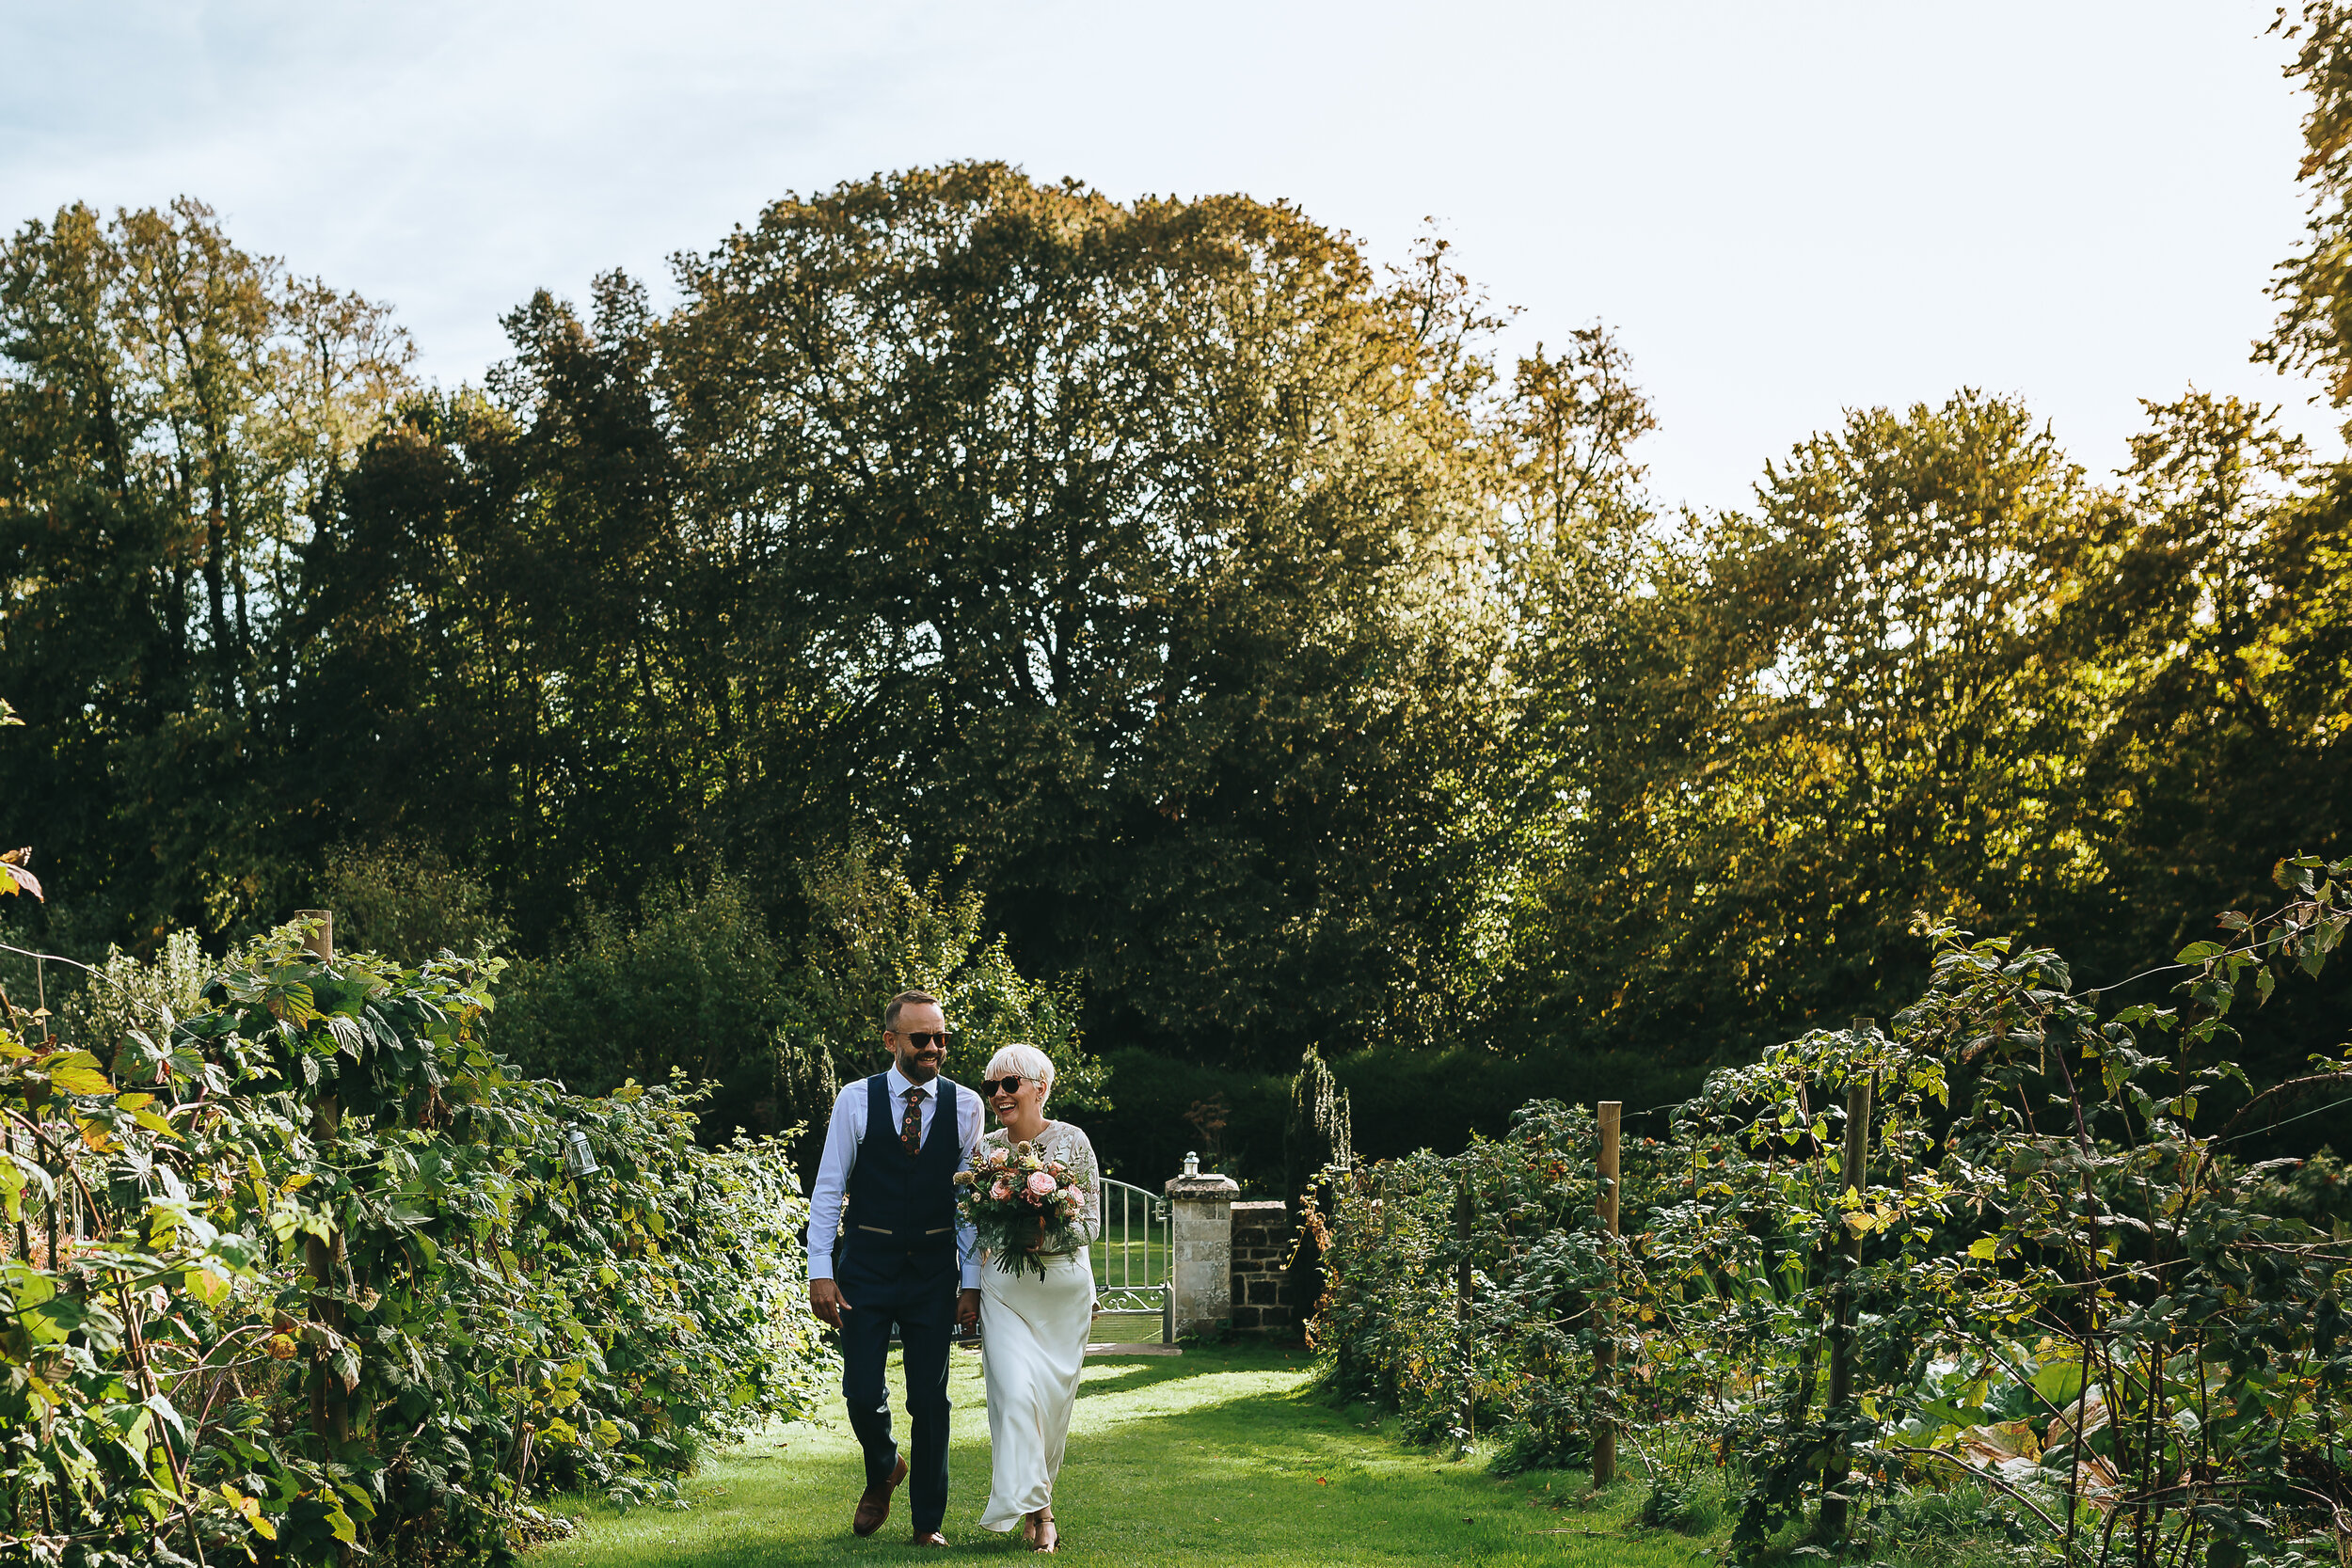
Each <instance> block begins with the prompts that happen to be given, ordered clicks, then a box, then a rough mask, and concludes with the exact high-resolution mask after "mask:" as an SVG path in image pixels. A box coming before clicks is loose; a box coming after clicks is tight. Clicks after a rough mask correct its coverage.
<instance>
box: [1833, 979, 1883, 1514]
mask: <svg viewBox="0 0 2352 1568" xmlns="http://www.w3.org/2000/svg"><path fill="white" fill-rule="evenodd" d="M1876 1026H1877V1022H1876V1021H1875V1020H1873V1019H1867V1018H1858V1019H1855V1020H1854V1029H1855V1031H1856V1032H1857V1033H1859V1032H1861V1031H1862V1030H1864V1029H1866V1028H1875V1027H1876ZM1869 1153H1870V1082H1869V1080H1868V1079H1867V1078H1865V1079H1864V1080H1863V1081H1862V1082H1861V1083H1859V1084H1854V1085H1849V1086H1848V1088H1847V1090H1846V1149H1845V1155H1844V1158H1843V1159H1842V1160H1841V1161H1840V1162H1839V1164H1838V1167H1837V1184H1838V1187H1839V1190H1841V1191H1843V1192H1849V1193H1858V1192H1860V1191H1861V1190H1862V1187H1863V1180H1862V1176H1863V1168H1864V1164H1865V1162H1867V1160H1868V1158H1869ZM1836 1225H1837V1229H1838V1237H1837V1257H1838V1271H1837V1288H1836V1290H1835V1291H1832V1292H1831V1295H1830V1304H1831V1306H1830V1310H1831V1313H1832V1316H1831V1318H1830V1327H1829V1404H1828V1407H1827V1409H1826V1411H1825V1414H1826V1416H1827V1418H1829V1419H1830V1420H1832V1421H1850V1420H1851V1419H1852V1418H1853V1412H1852V1411H1851V1409H1850V1408H1849V1406H1851V1404H1852V1403H1853V1272H1854V1270H1855V1269H1856V1268H1857V1267H1859V1266H1860V1264H1861V1261H1862V1238H1861V1237H1860V1236H1859V1235H1857V1234H1856V1233H1855V1231H1854V1228H1853V1227H1851V1226H1850V1225H1848V1224H1847V1223H1846V1219H1845V1212H1844V1211H1843V1210H1840V1211H1838V1212H1837V1219H1836ZM1852 1468H1853V1438H1852V1434H1851V1433H1850V1432H1848V1431H1847V1430H1845V1429H1844V1428H1842V1427H1841V1428H1840V1429H1839V1431H1838V1432H1837V1433H1836V1435H1835V1436H1833V1437H1832V1438H1831V1440H1830V1445H1829V1459H1828V1461H1827V1463H1826V1464H1824V1465H1822V1469H1821V1533H1822V1535H1824V1536H1826V1537H1829V1538H1831V1539H1833V1540H1835V1539H1836V1538H1837V1537H1840V1536H1843V1535H1844V1534H1845V1533H1846V1501H1847V1499H1846V1478H1847V1476H1848V1474H1849V1472H1851V1470H1852Z"/></svg>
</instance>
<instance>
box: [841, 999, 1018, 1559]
mask: <svg viewBox="0 0 2352 1568" xmlns="http://www.w3.org/2000/svg"><path fill="white" fill-rule="evenodd" d="M882 1044H883V1046H884V1047H886V1048H887V1049H888V1050H889V1052H890V1055H891V1060H892V1064H893V1065H892V1066H891V1068H890V1069H889V1070H887V1071H885V1072H878V1073H876V1074H875V1075H874V1076H873V1077H871V1078H867V1079H864V1080H862V1081H860V1082H858V1083H855V1084H851V1085H849V1086H848V1087H847V1088H845V1089H843V1090H842V1091H841V1094H840V1096H839V1098H837V1099H835V1100H834V1102H833V1120H832V1122H831V1123H830V1124H829V1125H828V1126H827V1127H826V1129H825V1153H824V1158H823V1159H822V1160H821V1161H819V1162H818V1166H817V1187H816V1191H815V1192H814V1194H812V1195H811V1196H810V1199H809V1220H808V1300H809V1305H810V1306H811V1307H814V1308H815V1309H816V1312H817V1315H818V1317H820V1318H822V1319H823V1320H824V1321H825V1322H827V1323H831V1324H832V1325H833V1326H834V1327H835V1328H837V1329H839V1330H840V1331H841V1363H842V1370H841V1396H842V1398H843V1399H844V1400H846V1401H847V1402H849V1406H850V1430H851V1431H853V1432H855V1433H857V1440H858V1443H859V1445H860V1446H861V1447H863V1448H864V1449H865V1450H866V1495H865V1496H864V1497H860V1498H859V1499H858V1504H857V1513H856V1516H855V1517H854V1518H853V1519H852V1520H851V1522H850V1528H852V1529H854V1530H856V1531H857V1533H858V1534H860V1535H871V1534H873V1533H874V1532H875V1531H876V1530H878V1529H880V1528H882V1521H883V1520H885V1519H887V1518H889V1517H890V1495H891V1494H892V1493H893V1492H894V1491H896V1490H897V1489H898V1483H899V1482H900V1481H905V1480H906V1479H907V1478H908V1475H909V1474H910V1468H909V1465H908V1462H907V1456H906V1455H904V1454H901V1453H900V1452H899V1451H898V1444H897V1443H895V1442H893V1441H891V1437H890V1394H889V1390H888V1389H887V1387H885V1386H884V1385H883V1383H882V1368H883V1366H884V1364H885V1363H886V1362H887V1361H888V1359H889V1354H890V1325H891V1324H893V1323H897V1324H898V1338H899V1340H900V1341H901V1342H902V1343H903V1344H904V1345H905V1347H906V1373H907V1426H908V1428H909V1429H910V1431H909V1437H910V1439H911V1442H912V1444H913V1448H914V1465H913V1467H912V1474H913V1476H914V1485H913V1486H912V1487H910V1488H909V1494H910V1497H911V1500H912V1504H913V1508H914V1544H915V1545H917V1546H945V1545H946V1544H947V1538H946V1536H944V1535H942V1534H940V1533H939V1527H940V1525H941V1523H942V1522H943V1521H945V1520H946V1516H947V1344H948V1339H949V1337H950V1335H951V1334H952V1333H953V1331H954V1329H955V1327H956V1325H958V1324H959V1323H961V1324H962V1325H964V1326H965V1327H970V1326H971V1325H973V1324H976V1323H978V1322H979V1319H980V1266H979V1260H978V1258H977V1255H976V1252H975V1249H974V1247H973V1243H972V1235H971V1227H970V1226H968V1225H967V1224H965V1223H964V1222H963V1221H962V1219H961V1217H960V1216H959V1215H958V1214H957V1212H956V1186H955V1177H956V1172H957V1171H959V1170H961V1169H962V1168H963V1166H964V1164H965V1163H966V1162H967V1161H969V1160H970V1159H971V1157H972V1151H973V1150H974V1149H976V1148H978V1147H979V1142H980V1125H981V1113H980V1097H979V1096H978V1095H976V1094H974V1093H973V1092H972V1091H971V1090H970V1089H967V1088H963V1087H961V1085H955V1084H951V1083H949V1082H948V1081H947V1080H946V1079H945V1078H942V1077H941V1076H940V1075H939V1066H940V1063H941V1062H942V1061H943V1060H945V1059H946V1053H947V1016H946V1014H945V1013H944V1012H942V1011H941V1010H940V1006H939V998H937V997H935V996H933V995H931V994H930V992H929V991H920V990H908V991H900V992H899V993H898V995H896V996H894V997H892V998H891V999H890V1005H889V1006H887V1007H885V1008H883V1010H882ZM845 1191H846V1192H847V1193H848V1195H849V1210H848V1212H847V1213H846V1214H845V1213H844V1212H842V1195H843V1193H844V1192H845ZM959 1285H961V1291H959V1290H958V1287H959Z"/></svg>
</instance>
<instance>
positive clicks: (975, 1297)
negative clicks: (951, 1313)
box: [956, 1291, 980, 1333]
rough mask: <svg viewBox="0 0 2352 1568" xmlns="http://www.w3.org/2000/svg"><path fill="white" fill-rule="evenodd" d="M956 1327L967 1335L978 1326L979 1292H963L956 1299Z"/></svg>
mask: <svg viewBox="0 0 2352 1568" xmlns="http://www.w3.org/2000/svg"><path fill="white" fill-rule="evenodd" d="M956 1326H957V1327H958V1328H961V1329H962V1330H964V1331H965V1332H967V1333H969V1332H970V1331H971V1330H973V1329H976V1328H977V1327H979V1326H980V1292H979V1291H962V1292H961V1293H960V1294H959V1295H957V1297H956Z"/></svg>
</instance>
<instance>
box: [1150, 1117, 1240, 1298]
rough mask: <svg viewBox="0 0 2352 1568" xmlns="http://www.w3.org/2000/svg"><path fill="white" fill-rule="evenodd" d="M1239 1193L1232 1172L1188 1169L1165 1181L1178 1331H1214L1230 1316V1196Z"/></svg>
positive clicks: (1170, 1278)
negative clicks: (1228, 1174) (1216, 1172)
mask: <svg viewBox="0 0 2352 1568" xmlns="http://www.w3.org/2000/svg"><path fill="white" fill-rule="evenodd" d="M1184 1164H1186V1165H1187V1166H1192V1165H1194V1164H1196V1163H1195V1162H1194V1161H1191V1160H1186V1161H1185V1162H1184ZM1238 1196H1241V1186H1240V1184H1239V1183H1238V1182H1236V1181H1235V1180H1233V1179H1232V1177H1230V1176H1217V1175H1215V1174H1213V1173H1197V1172H1193V1171H1187V1173H1186V1174H1185V1175H1183V1176H1175V1177H1170V1178H1169V1179H1168V1221H1169V1223H1168V1247H1169V1251H1170V1252H1171V1254H1172V1256H1171V1257H1170V1258H1169V1259H1168V1281H1169V1283H1170V1284H1172V1285H1173V1286H1174V1287H1175V1297H1176V1299H1175V1303H1174V1316H1175V1319H1176V1323H1175V1328H1176V1332H1177V1333H1178V1334H1199V1333H1203V1332H1208V1333H1214V1332H1216V1328H1217V1326H1218V1324H1220V1323H1228V1322H1230V1321H1232V1316H1233V1199H1234V1198H1236V1197H1238Z"/></svg>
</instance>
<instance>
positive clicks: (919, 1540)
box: [907, 1530, 947, 1546]
mask: <svg viewBox="0 0 2352 1568" xmlns="http://www.w3.org/2000/svg"><path fill="white" fill-rule="evenodd" d="M907 1544H908V1545H910V1546H945V1545H946V1544H947V1538H946V1536H944V1535H942V1534H940V1533H939V1532H938V1531H937V1530H933V1531H931V1532H930V1534H929V1535H918V1536H916V1537H915V1538H914V1540H912V1541H910V1542H908V1543H907Z"/></svg>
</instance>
